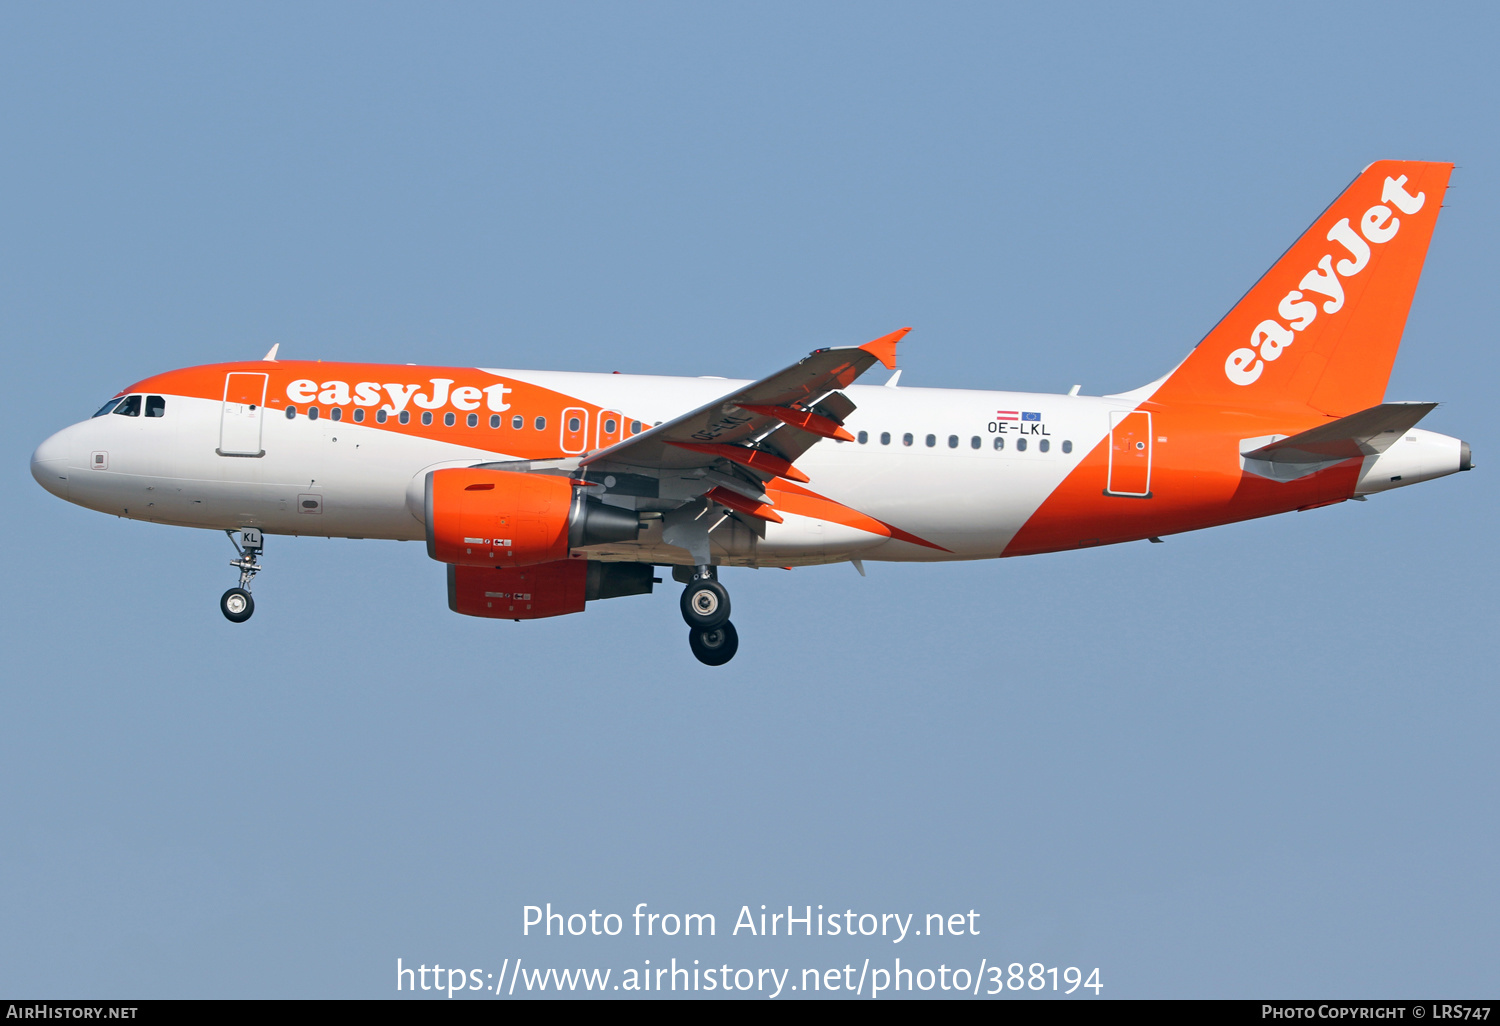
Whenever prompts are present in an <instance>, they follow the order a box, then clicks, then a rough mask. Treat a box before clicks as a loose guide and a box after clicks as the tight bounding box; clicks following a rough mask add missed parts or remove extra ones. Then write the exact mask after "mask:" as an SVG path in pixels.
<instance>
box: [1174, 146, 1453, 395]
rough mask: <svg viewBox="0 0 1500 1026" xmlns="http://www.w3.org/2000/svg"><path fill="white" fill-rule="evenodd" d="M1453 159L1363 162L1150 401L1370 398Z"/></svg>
mask: <svg viewBox="0 0 1500 1026" xmlns="http://www.w3.org/2000/svg"><path fill="white" fill-rule="evenodd" d="M1452 170H1453V165H1452V164H1440V163H1427V162H1423V161H1400V160H1382V161H1377V162H1375V163H1374V164H1371V165H1370V166H1369V167H1367V168H1365V170H1364V171H1363V172H1362V173H1361V174H1360V176H1359V177H1358V178H1356V179H1355V180H1354V182H1353V183H1352V184H1350V186H1349V187H1348V188H1347V189H1345V190H1344V191H1343V193H1341V194H1340V195H1339V197H1338V199H1336V200H1334V201H1333V203H1332V204H1330V205H1329V207H1328V209H1327V210H1325V211H1323V213H1322V215H1320V216H1319V217H1318V219H1317V220H1316V221H1314V222H1313V224H1312V227H1310V228H1309V229H1308V230H1307V231H1306V232H1304V233H1303V234H1302V237H1301V238H1299V239H1298V240H1297V241H1296V242H1295V243H1293V245H1292V247H1291V248H1290V249H1288V250H1287V251H1286V253H1284V254H1283V255H1282V257H1281V259H1280V260H1278V261H1276V263H1275V264H1274V265H1273V266H1272V267H1271V269H1270V270H1269V271H1267V272H1266V273H1265V274H1264V275H1262V276H1261V279H1260V280H1259V281H1258V282H1256V283H1255V285H1254V286H1253V287H1252V288H1251V289H1250V291H1249V292H1247V293H1245V296H1244V298H1242V299H1241V300H1240V301H1239V302H1238V303H1236V304H1235V306H1234V308H1233V309H1232V310H1230V311H1229V313H1227V314H1225V315H1224V318H1223V319H1222V320H1220V321H1219V323H1218V324H1216V325H1215V326H1214V328H1213V330H1212V331H1210V332H1209V333H1208V334H1207V335H1206V336H1204V338H1203V341H1201V342H1199V343H1198V345H1197V347H1196V348H1194V349H1193V351H1192V353H1190V354H1189V355H1188V358H1187V359H1186V360H1184V361H1183V362H1182V364H1181V365H1180V366H1179V367H1178V368H1177V369H1176V370H1175V371H1173V372H1172V374H1171V375H1170V376H1169V377H1168V378H1167V380H1166V381H1164V382H1163V383H1162V385H1161V387H1160V388H1158V389H1157V390H1156V392H1155V394H1153V396H1152V399H1153V401H1155V402H1162V403H1170V402H1173V401H1181V402H1214V403H1223V404H1225V405H1231V406H1294V407H1301V408H1307V407H1311V408H1313V409H1316V410H1318V411H1320V412H1322V413H1325V414H1329V415H1331V416H1336V417H1337V416H1344V415H1347V414H1350V413H1353V412H1355V411H1357V410H1362V409H1366V408H1368V407H1371V406H1375V405H1378V404H1379V403H1380V401H1381V400H1382V399H1383V398H1384V396H1385V387H1386V382H1387V381H1388V380H1389V378H1390V375H1391V366H1392V365H1393V364H1394V363H1395V360H1396V350H1397V349H1398V348H1399V346H1400V344H1401V333H1402V331H1403V329H1404V328H1405V326H1406V316H1407V312H1408V311H1409V310H1410V308H1411V301H1412V296H1413V295H1414V294H1415V292H1416V289H1417V281H1418V279H1419V278H1420V277H1421V273H1422V263H1423V261H1424V260H1425V259H1426V257H1427V246H1428V243H1429V242H1430V241H1431V239H1432V230H1433V226H1434V225H1435V224H1436V223H1437V215H1438V210H1439V209H1440V208H1441V207H1442V205H1443V195H1444V193H1445V192H1446V191H1447V188H1448V176H1449V175H1450V174H1451V172H1452Z"/></svg>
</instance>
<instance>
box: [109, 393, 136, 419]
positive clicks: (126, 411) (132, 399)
mask: <svg viewBox="0 0 1500 1026" xmlns="http://www.w3.org/2000/svg"><path fill="white" fill-rule="evenodd" d="M115 414H116V416H120V417H139V416H140V415H141V397H140V396H138V395H127V396H126V397H125V398H124V399H121V400H120V405H119V406H116V407H115Z"/></svg>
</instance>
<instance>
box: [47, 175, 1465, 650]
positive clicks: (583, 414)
mask: <svg viewBox="0 0 1500 1026" xmlns="http://www.w3.org/2000/svg"><path fill="white" fill-rule="evenodd" d="M1452 168H1453V165H1451V164H1446V163H1429V162H1418V161H1380V162H1377V163H1375V164H1371V165H1370V166H1369V167H1367V168H1366V169H1365V170H1364V171H1363V172H1361V174H1360V175H1359V176H1358V177H1357V178H1355V180H1354V181H1353V183H1351V184H1350V185H1349V186H1348V187H1347V188H1346V189H1345V190H1344V191H1343V193H1342V194H1340V195H1339V196H1338V198H1337V199H1335V200H1334V202H1333V203H1332V205H1330V206H1329V207H1328V208H1327V209H1326V210H1325V211H1324V212H1323V213H1322V214H1321V215H1320V216H1319V217H1318V218H1317V219H1316V220H1315V221H1314V222H1313V224H1312V226H1311V227H1310V228H1309V229H1308V230H1307V231H1306V232H1305V233H1304V234H1303V235H1302V236H1301V237H1300V238H1299V239H1298V240H1297V241H1296V242H1295V243H1294V244H1293V245H1292V247H1291V248H1290V249H1288V250H1287V251H1286V253H1285V254H1284V255H1282V257H1281V258H1280V259H1278V260H1277V261H1276V263H1275V264H1274V265H1273V266H1272V267H1271V269H1270V270H1269V271H1267V272H1266V273H1265V275H1264V276H1263V277H1261V279H1260V280H1259V281H1258V282H1256V284H1255V285H1254V286H1253V287H1252V288H1251V289H1250V290H1249V292H1247V293H1246V294H1245V296H1244V297H1243V298H1242V299H1241V300H1240V301H1239V302H1238V303H1237V304H1235V306H1234V307H1233V308H1232V309H1231V310H1230V311H1229V313H1228V314H1226V315H1225V316H1224V318H1223V319H1222V320H1220V321H1219V323H1218V324H1217V325H1215V326H1214V327H1213V329H1212V330H1210V331H1209V333H1208V334H1207V335H1206V336H1205V337H1204V338H1203V339H1202V341H1200V342H1199V343H1198V345H1197V346H1196V347H1194V348H1193V349H1192V351H1191V352H1190V353H1189V354H1188V356H1187V357H1186V358H1185V359H1184V360H1183V361H1182V362H1181V363H1180V364H1178V366H1177V367H1176V368H1174V369H1173V370H1172V371H1171V372H1169V373H1168V374H1166V375H1165V376H1163V377H1161V378H1159V379H1158V380H1156V381H1153V382H1151V383H1150V384H1148V385H1145V386H1143V387H1141V388H1137V389H1135V390H1133V391H1129V392H1122V393H1119V394H1114V395H1103V396H1084V395H1081V394H1079V389H1078V387H1076V386H1075V387H1074V388H1073V389H1072V390H1071V391H1070V392H1068V393H1067V394H1066V395H1051V394H1035V393H1021V392H994V391H981V390H977V389H938V388H913V387H907V386H902V385H900V383H899V380H898V379H899V377H900V373H901V372H900V371H899V370H895V373H894V374H892V375H891V377H890V379H889V380H888V381H886V382H885V383H884V384H883V385H882V384H874V385H871V384H856V383H855V382H856V380H857V379H859V378H860V377H861V376H862V375H863V374H864V373H865V372H866V371H868V370H869V369H871V368H872V367H873V366H874V365H875V364H877V363H880V364H883V365H884V366H885V367H886V368H888V369H892V370H894V369H895V367H896V347H897V343H898V342H899V341H900V340H901V339H902V338H903V336H905V334H906V333H907V331H909V330H910V329H907V328H902V329H901V330H899V331H895V332H892V333H890V334H888V335H885V336H883V337H881V338H878V339H876V340H874V341H873V342H868V343H866V344H864V345H861V346H849V347H834V348H822V349H817V350H815V351H813V352H812V353H811V354H809V355H808V356H807V357H805V358H803V359H802V360H800V361H799V362H797V363H795V364H793V365H791V366H789V367H787V368H785V369H784V370H780V371H777V372H776V373H774V374H772V375H770V376H769V377H765V378H762V379H760V380H758V381H730V380H726V379H723V378H711V377H665V376H649V375H634V374H620V373H618V372H616V373H612V374H602V373H598V374H596V373H577V372H566V371H521V370H503V369H489V368H471V367H430V366H415V365H412V364H407V365H380V364H363V363H331V362H330V363H323V362H316V361H302V360H295V361H294V360H279V359H278V358H277V352H278V349H279V343H278V344H277V345H276V346H273V347H272V348H271V351H270V352H269V353H267V354H266V356H265V357H264V358H263V359H262V360H259V361H249V362H240V363H223V364H213V365H208V366H198V367H189V368H185V369H182V370H173V371H168V372H166V373H163V374H157V375H155V376H152V377H148V378H145V379H144V380H142V381H139V382H137V383H135V384H133V385H131V386H130V387H129V388H125V389H122V390H121V391H120V392H119V393H117V394H116V395H115V396H114V397H113V398H111V399H110V400H109V401H108V402H107V403H105V404H104V406H103V407H101V408H100V409H99V412H98V413H96V414H94V416H93V417H91V418H90V419H88V420H84V421H82V422H80V423H77V424H74V425H72V426H71V427H67V428H64V429H63V430H61V431H59V432H58V433H56V434H54V435H53V436H52V437H50V438H48V439H47V440H46V441H44V442H43V443H42V444H41V445H40V446H38V447H37V450H36V452H35V453H34V454H33V456H32V458H31V472H32V475H33V476H34V477H35V478H36V480H37V481H38V483H40V484H41V486H42V487H43V488H45V489H47V490H48V491H49V492H51V493H53V494H54V495H57V496H58V497H60V498H62V499H65V500H67V501H69V502H73V503H76V504H78V505H80V506H85V507H87V508H89V509H94V510H98V511H100V512H103V513H111V514H114V515H116V516H120V517H128V518H130V519H134V520H147V521H152V522H156V523H163V524H174V525H178V526H183V527H197V528H206V529H215V530H222V531H225V532H226V533H227V534H228V535H229V537H230V541H231V543H232V544H233V545H234V546H235V549H236V554H237V558H236V559H235V560H234V561H232V562H231V564H230V565H231V566H232V567H234V568H235V569H237V570H238V571H239V582H238V584H237V586H235V587H232V588H230V589H229V590H228V591H226V592H225V593H224V595H223V597H222V598H221V600H220V608H221V610H222V611H223V614H224V616H225V617H227V618H228V619H229V620H230V621H232V622H235V623H243V622H244V621H246V620H248V619H249V618H250V616H251V614H252V613H253V612H254V610H255V603H254V599H253V598H252V596H251V592H250V585H251V580H252V578H254V577H255V575H256V574H257V573H259V572H260V570H261V569H262V566H261V563H260V560H259V557H260V556H261V555H262V553H263V551H264V545H265V542H264V539H265V536H266V535H268V534H281V535H313V536H327V537H347V538H384V539H397V540H408V541H417V540H421V541H424V542H425V543H426V545H427V553H428V555H429V556H430V557H432V558H433V559H434V560H436V561H438V562H440V563H442V564H445V566H446V572H447V581H448V605H449V608H451V609H452V610H454V611H455V612H458V613H463V614H466V615H469V616H478V617H490V618H494V619H506V620H517V621H520V620H534V619H539V618H542V617H551V616H560V615H563V614H569V613H577V612H581V611H582V610H583V609H584V608H585V605H586V604H587V603H589V602H593V601H598V600H602V599H609V598H619V597H624V596H630V595H640V594H648V593H650V592H651V591H652V589H653V586H654V585H655V584H658V583H661V581H660V579H659V578H657V577H656V576H655V573H656V568H658V567H670V568H671V574H672V578H673V580H674V581H677V582H678V583H681V584H682V585H684V588H683V591H682V595H681V601H680V608H681V612H682V616H683V619H684V621H685V622H686V623H687V626H688V641H689V647H690V648H691V650H692V652H693V654H694V655H695V656H696V657H697V658H698V659H699V660H700V661H701V662H703V663H705V664H707V665H710V666H718V665H723V664H724V663H726V662H728V661H729V660H730V659H731V658H733V656H734V654H735V652H736V651H737V649H738V647H739V635H738V632H737V630H736V629H735V627H734V625H733V623H731V622H730V619H729V615H730V599H729V592H728V590H727V589H726V588H725V586H724V585H723V584H722V583H721V582H720V580H719V571H720V568H721V567H732V566H743V567H784V568H788V569H790V568H792V567H797V566H807V565H812V564H823V563H835V562H851V563H853V564H854V566H855V568H856V569H857V570H859V572H860V573H861V574H863V573H864V564H865V562H868V561H900V562H914V561H915V562H941V561H947V560H969V559H993V558H997V557H1002V556H1021V555H1031V554H1035V553H1043V552H1056V551H1062V550H1067V549H1077V548H1086V547H1090V546H1095V545H1110V544H1116V543H1121V542H1129V541H1140V540H1146V539H1149V540H1150V541H1153V542H1155V541H1160V540H1161V538H1162V537H1163V536H1165V535H1169V534H1176V533H1179V532H1184V531H1193V530H1198V529H1200V528H1205V527H1213V526H1216V525H1220V524H1228V523H1233V522H1236V521H1242V520H1248V519H1251V518H1255V517H1264V516H1270V515H1272V514H1276V513H1285V512H1290V511H1293V510H1309V509H1314V508H1317V507H1320V506H1326V505H1331V504H1334V503H1340V502H1344V501H1346V500H1349V499H1355V500H1363V499H1365V498H1366V496H1368V495H1372V494H1374V493H1376V492H1383V491H1388V490H1390V489H1393V488H1402V487H1405V486H1407V485H1412V484H1416V483H1418V482H1421V481H1428V480H1431V479H1433V478H1438V477H1443V476H1446V475H1448V474H1452V473H1456V472H1458V471H1466V470H1469V469H1470V468H1471V466H1472V457H1471V452H1470V448H1469V445H1468V444H1467V443H1466V442H1462V441H1460V440H1459V439H1457V438H1452V437H1449V436H1446V435H1441V434H1437V433H1435V432H1431V431H1426V430H1423V429H1419V428H1418V427H1417V426H1416V425H1417V423H1418V421H1420V420H1421V419H1422V418H1423V417H1424V416H1426V415H1427V414H1428V413H1429V412H1431V411H1432V410H1433V408H1434V407H1435V406H1436V405H1437V404H1436V403H1431V402H1386V401H1385V400H1384V393H1385V389H1386V383H1387V380H1388V378H1389V377H1390V372H1391V365H1392V363H1393V362H1394V360H1395V357H1396V351H1397V347H1398V346H1399V344H1400V341H1401V334H1402V331H1403V328H1404V326H1405V322H1406V317H1407V312H1408V310H1409V308H1410V305H1411V301H1412V297H1413V295H1414V293H1415V291H1416V287H1417V281H1418V278H1419V276H1420V274H1421V269H1422V264H1423V261H1424V260H1425V258H1426V253H1427V248H1428V243H1429V241H1430V240H1431V237H1432V231H1433V227H1434V225H1435V223H1436V221H1437V216H1438V211H1439V209H1440V208H1441V206H1442V203H1443V196H1444V194H1445V192H1446V190H1447V186H1448V179H1449V175H1450V173H1451V172H1452Z"/></svg>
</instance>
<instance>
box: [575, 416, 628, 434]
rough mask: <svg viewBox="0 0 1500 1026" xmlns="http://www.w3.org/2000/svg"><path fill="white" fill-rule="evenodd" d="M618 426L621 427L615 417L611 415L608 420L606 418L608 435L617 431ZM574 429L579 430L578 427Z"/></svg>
mask: <svg viewBox="0 0 1500 1026" xmlns="http://www.w3.org/2000/svg"><path fill="white" fill-rule="evenodd" d="M617 427H619V424H618V422H616V420H615V418H613V417H610V418H609V419H608V420H606V421H605V422H604V433H605V434H606V435H612V434H614V433H615V428H617ZM573 430H574V431H577V430H578V429H577V428H574V429H573Z"/></svg>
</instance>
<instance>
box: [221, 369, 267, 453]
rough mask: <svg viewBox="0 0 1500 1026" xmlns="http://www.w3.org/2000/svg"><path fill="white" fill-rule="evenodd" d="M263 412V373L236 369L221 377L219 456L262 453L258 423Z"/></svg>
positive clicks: (260, 421)
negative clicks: (221, 406)
mask: <svg viewBox="0 0 1500 1026" xmlns="http://www.w3.org/2000/svg"><path fill="white" fill-rule="evenodd" d="M265 414H266V375H265V374H248V373H243V372H235V373H231V374H229V375H227V376H226V377H225V378H224V409H223V412H222V413H221V414H220V417H219V448H218V453H219V455H220V456H264V455H265V454H266V451H265V450H264V449H262V448H261V447H260V435H261V425H262V423H263V422H264V421H265Z"/></svg>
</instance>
